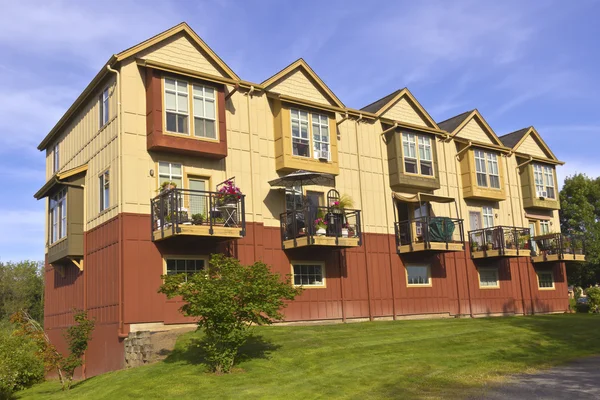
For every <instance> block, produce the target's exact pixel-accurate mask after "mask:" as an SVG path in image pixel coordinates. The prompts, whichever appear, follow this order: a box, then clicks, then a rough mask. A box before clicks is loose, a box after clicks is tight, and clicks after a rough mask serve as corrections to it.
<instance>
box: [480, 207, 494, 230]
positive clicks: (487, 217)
mask: <svg viewBox="0 0 600 400" xmlns="http://www.w3.org/2000/svg"><path fill="white" fill-rule="evenodd" d="M481 214H482V215H483V227H484V228H492V227H493V226H494V209H493V208H492V207H490V206H483V207H481Z"/></svg>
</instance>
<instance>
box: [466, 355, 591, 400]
mask: <svg viewBox="0 0 600 400" xmlns="http://www.w3.org/2000/svg"><path fill="white" fill-rule="evenodd" d="M477 399H487V400H512V399H514V400H517V399H518V400H522V399H548V400H559V399H560V400H563V399H565V400H567V399H568V400H587V399H595V400H598V399H600V357H589V358H585V359H581V360H578V361H575V362H572V363H570V364H566V365H564V366H561V367H555V368H552V369H549V370H547V371H544V372H541V373H538V374H533V375H518V376H516V377H515V378H514V379H513V380H511V381H510V382H507V383H505V384H503V385H501V386H498V387H496V388H494V389H491V390H490V391H488V392H487V393H485V394H484V395H482V396H480V397H477Z"/></svg>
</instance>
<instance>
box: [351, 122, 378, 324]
mask: <svg viewBox="0 0 600 400" xmlns="http://www.w3.org/2000/svg"><path fill="white" fill-rule="evenodd" d="M361 119H362V114H360V118H359V119H357V120H356V121H355V122H354V132H355V136H356V165H357V167H358V187H359V189H358V190H359V191H360V203H361V205H364V204H365V202H364V198H363V185H362V178H361V172H362V170H361V168H360V154H359V153H360V145H359V142H358V121H360V120H361ZM361 229H362V227H361ZM363 237H364V238H365V239H366V233H365V232H363ZM363 246H364V247H365V249H364V250H365V251H364V255H365V273H366V277H367V301H368V302H369V321H373V313H372V312H371V286H370V282H369V266H368V265H367V260H368V257H367V241H366V240H365V241H364V244H363Z"/></svg>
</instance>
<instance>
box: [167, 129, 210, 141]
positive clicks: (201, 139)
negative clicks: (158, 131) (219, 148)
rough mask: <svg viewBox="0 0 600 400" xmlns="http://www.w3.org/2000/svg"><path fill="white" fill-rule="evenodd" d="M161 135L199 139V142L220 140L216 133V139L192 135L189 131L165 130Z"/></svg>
mask: <svg viewBox="0 0 600 400" xmlns="http://www.w3.org/2000/svg"><path fill="white" fill-rule="evenodd" d="M163 135H165V136H172V137H177V138H184V139H192V140H199V141H201V142H211V143H219V142H220V139H219V135H217V138H216V139H211V138H203V137H198V136H192V135H190V134H189V133H177V132H170V131H166V130H165V132H164V133H163Z"/></svg>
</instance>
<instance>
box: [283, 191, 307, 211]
mask: <svg viewBox="0 0 600 400" xmlns="http://www.w3.org/2000/svg"><path fill="white" fill-rule="evenodd" d="M302 206H303V204H302V187H300V186H294V187H293V188H290V189H286V190H285V211H291V210H301V209H302Z"/></svg>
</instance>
